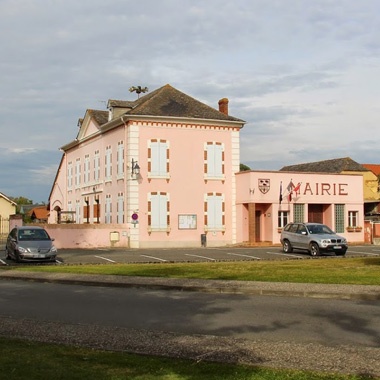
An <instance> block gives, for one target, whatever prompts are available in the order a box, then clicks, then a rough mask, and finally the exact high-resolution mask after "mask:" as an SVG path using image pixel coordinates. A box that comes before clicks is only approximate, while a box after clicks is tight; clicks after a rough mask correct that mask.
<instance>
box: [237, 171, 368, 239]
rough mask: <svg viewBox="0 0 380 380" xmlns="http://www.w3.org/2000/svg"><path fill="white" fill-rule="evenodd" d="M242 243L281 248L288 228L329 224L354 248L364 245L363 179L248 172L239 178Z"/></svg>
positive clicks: (238, 203)
mask: <svg viewBox="0 0 380 380" xmlns="http://www.w3.org/2000/svg"><path fill="white" fill-rule="evenodd" d="M236 178H237V180H236V187H237V196H236V199H237V221H238V226H237V231H238V236H237V239H238V241H245V242H250V243H257V242H264V241H265V242H270V243H272V244H280V233H281V229H282V228H283V227H284V226H285V225H286V224H287V223H288V222H293V221H295V222H307V221H308V222H317V223H323V224H327V225H328V226H329V227H331V228H332V229H333V230H334V231H336V232H337V233H339V234H341V235H343V236H346V238H347V240H348V241H349V242H354V241H357V242H363V240H364V224H363V223H364V208H363V176H362V175H360V174H326V173H323V174H321V173H319V174H316V173H295V172H283V171H280V172H271V171H247V172H241V173H238V174H237V175H236Z"/></svg>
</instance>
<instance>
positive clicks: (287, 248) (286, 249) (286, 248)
mask: <svg viewBox="0 0 380 380" xmlns="http://www.w3.org/2000/svg"><path fill="white" fill-rule="evenodd" d="M282 250H283V251H284V252H285V253H291V252H293V247H292V245H291V244H290V241H289V240H284V242H283V243H282Z"/></svg>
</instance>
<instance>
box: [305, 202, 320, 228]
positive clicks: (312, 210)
mask: <svg viewBox="0 0 380 380" xmlns="http://www.w3.org/2000/svg"><path fill="white" fill-rule="evenodd" d="M307 217H308V222H310V223H323V205H311V204H309V212H308V216H307Z"/></svg>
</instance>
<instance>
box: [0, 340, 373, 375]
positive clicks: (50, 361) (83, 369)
mask: <svg viewBox="0 0 380 380" xmlns="http://www.w3.org/2000/svg"><path fill="white" fill-rule="evenodd" d="M0 352H1V353H2V355H0V368H1V376H0V378H2V379H8V380H19V379H20V380H24V379H28V380H41V379H54V380H61V379H62V380H76V379H77V380H87V379H88V380H126V379H128V380H151V379H152V380H153V379H154V380H195V379H197V380H198V379H201V380H203V379H205V380H220V379H224V380H240V379H241V380H243V379H244V380H284V379H286V380H322V379H323V380H370V379H372V380H373V377H367V376H346V375H334V374H318V373H311V372H303V371H302V372H301V371H288V370H286V371H285V370H272V369H265V368H259V367H251V366H243V365H233V364H221V363H207V362H195V361H190V360H177V359H167V358H159V357H150V356H143V355H132V354H126V353H122V352H109V351H99V350H91V349H86V348H78V347H70V346H64V345H55V344H45V343H36V342H30V341H22V340H17V339H4V338H1V337H0Z"/></svg>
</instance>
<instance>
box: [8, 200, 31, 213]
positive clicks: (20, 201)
mask: <svg viewBox="0 0 380 380" xmlns="http://www.w3.org/2000/svg"><path fill="white" fill-rule="evenodd" d="M10 199H11V200H12V201H13V202H15V203H17V206H16V214H20V210H21V207H22V206H23V205H32V204H33V201H32V200H31V199H28V198H25V197H10Z"/></svg>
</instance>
